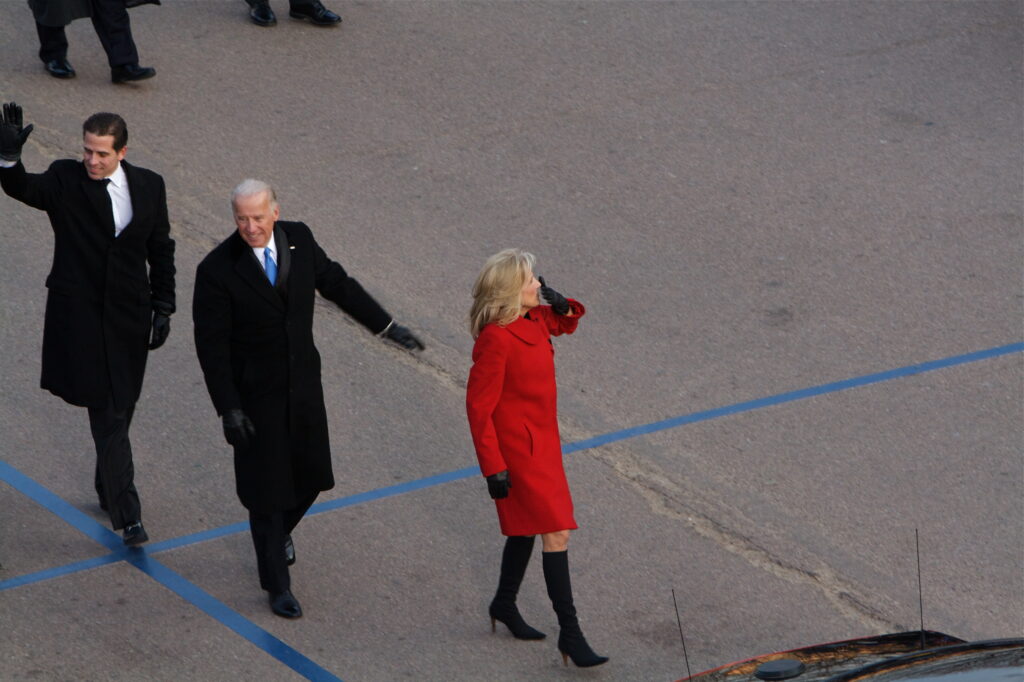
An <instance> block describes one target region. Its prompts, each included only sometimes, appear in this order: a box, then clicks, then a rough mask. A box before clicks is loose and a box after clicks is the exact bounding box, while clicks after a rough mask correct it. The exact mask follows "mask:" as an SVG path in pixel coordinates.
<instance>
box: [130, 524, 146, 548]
mask: <svg viewBox="0 0 1024 682" xmlns="http://www.w3.org/2000/svg"><path fill="white" fill-rule="evenodd" d="M148 541H149V536H148V535H146V529H145V528H143V527H142V521H136V522H135V523H129V524H128V525H127V526H125V527H124V544H126V545H128V546H129V547H134V546H135V545H141V544H142V543H143V542H148Z"/></svg>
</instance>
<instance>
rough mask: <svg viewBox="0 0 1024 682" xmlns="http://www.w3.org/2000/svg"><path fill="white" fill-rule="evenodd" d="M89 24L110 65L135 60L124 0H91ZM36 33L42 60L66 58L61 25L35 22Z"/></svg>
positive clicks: (136, 58) (136, 61)
mask: <svg viewBox="0 0 1024 682" xmlns="http://www.w3.org/2000/svg"><path fill="white" fill-rule="evenodd" d="M91 3H92V15H91V17H90V18H91V19H92V25H93V28H95V29H96V35H97V36H98V37H99V39H100V44H101V45H103V49H104V51H105V52H106V53H107V62H108V63H109V64H110V66H124V65H126V64H138V63H139V52H138V50H136V49H135V41H134V40H133V39H132V26H131V20H130V19H129V18H128V10H127V9H125V6H124V0H91ZM36 33H38V34H39V58H40V59H42V60H43V61H44V62H48V61H50V60H52V59H66V58H67V56H68V39H67V36H66V35H65V34H64V27H63V26H43V25H42V24H40V23H38V22H37V23H36Z"/></svg>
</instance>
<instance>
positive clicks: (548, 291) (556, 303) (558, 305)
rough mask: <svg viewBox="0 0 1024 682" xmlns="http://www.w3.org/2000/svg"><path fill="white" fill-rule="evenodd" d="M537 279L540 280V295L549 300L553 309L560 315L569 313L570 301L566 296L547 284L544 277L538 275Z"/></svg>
mask: <svg viewBox="0 0 1024 682" xmlns="http://www.w3.org/2000/svg"><path fill="white" fill-rule="evenodd" d="M537 280H538V281H539V282H540V295H541V296H543V297H544V300H545V301H547V302H548V305H549V306H551V309H552V310H554V311H555V312H556V313H558V314H559V315H568V314H569V301H567V300H565V296H562V295H561V294H560V293H558V292H557V291H555V290H554V289H552V288H551V287H549V286H548V285H547V284H545V283H544V278H543V277H538V278H537Z"/></svg>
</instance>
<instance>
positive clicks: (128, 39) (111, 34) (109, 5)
mask: <svg viewBox="0 0 1024 682" xmlns="http://www.w3.org/2000/svg"><path fill="white" fill-rule="evenodd" d="M90 18H91V19H92V25H93V28H95V29H96V35H97V36H98V37H99V39H100V43H101V44H102V45H103V49H104V50H105V51H106V53H107V62H108V63H109V64H110V66H111V67H114V66H125V65H127V64H138V63H139V52H138V50H136V49H135V41H134V40H133V39H132V25H131V20H130V19H129V18H128V10H127V9H125V6H124V0H92V16H91V17H90Z"/></svg>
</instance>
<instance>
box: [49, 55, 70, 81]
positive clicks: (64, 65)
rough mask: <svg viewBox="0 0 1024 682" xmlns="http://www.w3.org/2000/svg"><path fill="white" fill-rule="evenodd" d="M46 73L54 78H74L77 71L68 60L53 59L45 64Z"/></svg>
mask: <svg viewBox="0 0 1024 682" xmlns="http://www.w3.org/2000/svg"><path fill="white" fill-rule="evenodd" d="M45 68H46V72H47V73H48V74H50V75H51V76H53V77H54V78H74V77H75V69H74V68H73V67H72V66H71V62H69V61H68V60H67V59H51V60H50V61H48V62H46V64H45Z"/></svg>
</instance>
